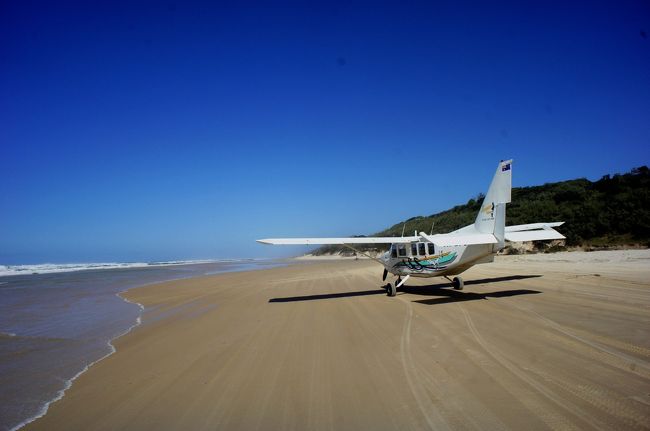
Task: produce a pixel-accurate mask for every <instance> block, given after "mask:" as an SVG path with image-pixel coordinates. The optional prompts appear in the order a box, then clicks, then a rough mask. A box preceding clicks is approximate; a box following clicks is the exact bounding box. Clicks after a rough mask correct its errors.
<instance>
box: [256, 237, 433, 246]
mask: <svg viewBox="0 0 650 431" xmlns="http://www.w3.org/2000/svg"><path fill="white" fill-rule="evenodd" d="M419 240H420V237H419V236H395V237H393V236H385V237H371V236H367V237H354V238H267V239H258V240H257V242H259V243H262V244H273V245H326V244H341V245H344V244H405V243H411V242H418V241H419Z"/></svg>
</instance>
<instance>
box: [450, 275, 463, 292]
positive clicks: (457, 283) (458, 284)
mask: <svg viewBox="0 0 650 431" xmlns="http://www.w3.org/2000/svg"><path fill="white" fill-rule="evenodd" d="M451 284H452V285H453V286H454V289H456V290H463V286H465V283H463V279H462V278H460V277H454V279H453V280H452V281H451Z"/></svg>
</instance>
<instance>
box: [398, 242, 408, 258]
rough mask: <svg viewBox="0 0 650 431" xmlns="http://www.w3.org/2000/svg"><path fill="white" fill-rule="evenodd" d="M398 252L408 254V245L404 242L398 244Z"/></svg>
mask: <svg viewBox="0 0 650 431" xmlns="http://www.w3.org/2000/svg"><path fill="white" fill-rule="evenodd" d="M397 254H399V255H400V256H406V246H405V245H404V244H398V246H397Z"/></svg>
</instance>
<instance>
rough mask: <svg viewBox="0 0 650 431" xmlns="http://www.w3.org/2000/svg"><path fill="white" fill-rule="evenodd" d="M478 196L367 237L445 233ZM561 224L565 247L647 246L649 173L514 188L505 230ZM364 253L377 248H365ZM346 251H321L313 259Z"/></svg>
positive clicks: (464, 219)
mask: <svg viewBox="0 0 650 431" xmlns="http://www.w3.org/2000/svg"><path fill="white" fill-rule="evenodd" d="M482 201H483V195H482V194H481V195H479V196H477V197H476V198H473V199H470V200H469V201H468V202H467V203H466V204H464V205H457V206H455V207H453V208H451V209H448V210H446V211H442V212H440V213H437V214H433V215H430V216H418V217H413V218H410V219H408V220H406V221H405V222H399V223H397V224H395V225H393V226H391V227H389V228H388V229H386V230H383V231H381V232H377V233H375V234H373V235H372V236H400V235H401V234H402V229H403V228H404V226H405V225H406V227H405V235H412V234H413V231H418V232H430V231H431V224H432V223H433V224H434V227H433V233H447V232H451V231H453V230H456V229H459V228H461V227H463V226H467V225H469V224H472V223H473V222H474V219H475V218H476V213H477V212H478V210H479V208H480V206H481V203H482ZM542 221H543V222H552V221H564V222H565V224H564V225H562V226H560V227H559V228H558V230H559V231H560V232H562V234H563V235H565V236H566V245H567V246H581V245H583V246H592V247H607V246H617V245H632V244H635V245H638V244H641V245H644V246H648V245H650V170H649V169H648V167H646V166H642V167H640V168H635V169H632V171H630V172H629V173H626V174H622V175H621V174H616V175H613V176H610V175H605V176H604V177H602V178H601V179H600V180H598V181H595V182H592V181H589V180H587V179H585V178H579V179H575V180H569V181H561V182H557V183H547V184H544V185H541V186H533V187H514V188H513V189H512V202H511V203H510V204H508V207H507V212H506V226H510V225H517V224H526V223H535V222H542ZM363 249H364V250H372V249H377V247H369V246H364V247H363ZM342 250H347V249H345V247H342V246H324V247H320V248H319V249H317V250H315V251H314V254H328V253H335V252H339V251H342Z"/></svg>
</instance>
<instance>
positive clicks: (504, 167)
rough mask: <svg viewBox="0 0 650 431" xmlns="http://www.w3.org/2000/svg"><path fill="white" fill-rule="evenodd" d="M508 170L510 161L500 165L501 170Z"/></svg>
mask: <svg viewBox="0 0 650 431" xmlns="http://www.w3.org/2000/svg"><path fill="white" fill-rule="evenodd" d="M509 170H510V163H506V164H505V165H503V166H501V172H505V171H509Z"/></svg>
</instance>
